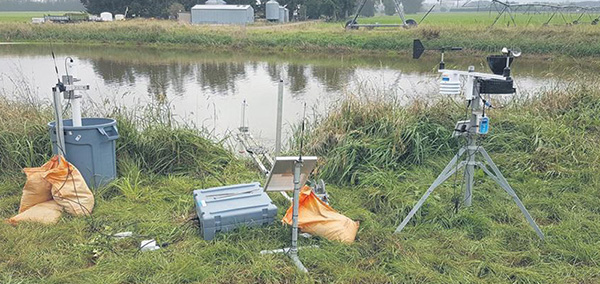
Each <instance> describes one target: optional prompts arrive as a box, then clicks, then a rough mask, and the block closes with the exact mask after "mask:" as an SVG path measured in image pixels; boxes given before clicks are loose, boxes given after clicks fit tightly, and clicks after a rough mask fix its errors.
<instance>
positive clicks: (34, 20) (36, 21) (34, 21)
mask: <svg viewBox="0 0 600 284" xmlns="http://www.w3.org/2000/svg"><path fill="white" fill-rule="evenodd" d="M45 21H46V19H44V18H31V23H32V24H43V23H44V22H45Z"/></svg>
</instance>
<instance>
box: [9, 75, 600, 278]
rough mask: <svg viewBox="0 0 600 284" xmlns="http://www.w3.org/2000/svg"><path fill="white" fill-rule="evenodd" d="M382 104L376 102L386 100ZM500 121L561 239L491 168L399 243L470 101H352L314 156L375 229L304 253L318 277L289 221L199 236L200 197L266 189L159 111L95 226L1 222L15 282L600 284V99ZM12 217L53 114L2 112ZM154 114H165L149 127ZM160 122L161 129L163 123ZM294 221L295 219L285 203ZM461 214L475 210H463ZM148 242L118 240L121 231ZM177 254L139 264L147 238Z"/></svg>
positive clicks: (122, 113) (529, 102) (135, 117)
mask: <svg viewBox="0 0 600 284" xmlns="http://www.w3.org/2000/svg"><path fill="white" fill-rule="evenodd" d="M371 98H372V97H371ZM498 105H499V106H502V107H501V108H498V109H494V110H491V111H490V113H489V115H490V117H491V132H490V134H489V135H488V136H487V138H486V139H485V140H484V141H482V142H481V144H482V145H483V146H485V147H486V149H487V150H488V151H489V152H490V154H491V155H492V157H493V158H494V160H495V162H496V163H497V164H498V165H499V166H500V168H501V170H502V171H503V173H504V175H505V176H506V177H507V178H508V180H509V181H510V182H511V185H512V186H513V188H515V190H516V191H517V193H518V194H519V196H520V197H521V199H522V200H523V202H524V204H525V205H526V206H527V207H528V209H529V210H530V212H531V214H532V215H533V216H534V218H535V219H536V221H537V222H538V224H540V226H541V228H542V230H543V231H544V232H545V234H546V236H547V240H546V241H544V242H541V241H539V240H538V238H537V236H536V235H535V233H534V232H533V231H532V230H531V228H530V227H529V226H528V224H527V222H526V221H525V219H524V217H523V216H522V215H521V213H520V211H519V210H518V208H517V207H516V206H515V205H514V203H513V202H512V200H511V199H510V198H509V197H508V196H507V195H506V194H505V193H504V192H503V191H502V190H501V189H500V188H499V187H497V186H496V185H495V184H494V183H493V181H491V180H490V179H487V178H485V176H484V175H483V173H482V172H477V173H476V175H475V180H476V186H475V191H474V200H473V206H472V207H470V208H462V206H461V204H462V202H461V197H462V192H461V191H460V190H461V188H460V185H459V183H460V179H461V178H462V175H458V176H457V178H456V179H454V180H453V179H451V180H449V181H448V182H447V183H446V184H445V185H444V186H442V187H440V188H439V189H438V190H437V191H436V192H435V193H434V194H433V195H432V198H430V199H429V200H428V202H427V203H426V204H425V206H424V207H423V208H422V209H421V210H420V211H419V212H418V213H417V215H416V216H415V219H414V222H411V224H409V226H408V227H407V228H406V229H405V230H404V231H403V233H402V234H400V235H393V234H392V232H393V230H394V229H395V227H396V226H397V225H398V224H399V222H400V221H401V219H402V218H403V217H404V216H405V215H406V214H407V212H408V211H409V210H410V208H411V207H412V206H413V205H414V203H415V202H416V200H418V199H419V198H420V196H421V195H422V194H423V192H424V191H425V190H426V189H427V187H428V186H429V184H430V183H431V182H432V181H433V180H434V178H435V176H436V175H437V174H438V173H439V171H441V169H442V168H443V166H444V165H445V164H446V163H447V161H448V160H449V159H450V158H451V157H452V156H453V155H454V151H455V150H456V148H457V146H458V145H459V143H460V142H459V141H457V140H455V139H453V138H451V132H450V131H451V129H452V127H453V126H454V123H455V122H456V120H459V119H461V118H462V117H463V115H464V111H465V109H464V107H465V106H464V105H463V104H462V103H460V102H454V101H452V100H441V101H438V102H433V103H432V102H425V101H422V102H414V103H413V104H410V105H408V106H402V105H401V104H400V103H399V102H397V101H396V100H395V99H393V98H388V97H380V98H378V99H369V100H365V99H360V98H358V97H357V98H349V99H348V100H345V101H344V102H341V103H340V104H339V105H337V106H336V107H334V108H332V110H331V112H330V113H329V114H327V115H323V116H322V117H317V118H316V119H315V121H314V123H313V124H311V125H310V126H309V128H308V129H309V130H308V133H307V137H308V139H307V150H306V153H310V154H315V155H319V156H321V157H322V158H323V163H322V165H321V167H320V172H319V174H320V176H321V177H323V178H325V179H326V181H327V182H328V183H329V187H328V189H329V192H330V194H331V200H332V206H333V207H334V208H336V209H337V210H339V211H340V212H341V213H343V214H345V215H347V216H349V217H351V218H353V219H355V220H359V221H361V227H360V231H359V233H358V236H357V240H356V242H355V243H354V244H351V245H345V244H340V243H336V242H329V241H326V240H322V239H318V238H313V239H310V240H305V239H302V240H301V244H302V245H313V244H316V245H319V247H320V248H319V249H315V250H304V251H301V252H300V256H301V258H302V259H303V261H304V263H305V265H306V266H307V267H308V269H309V270H310V274H309V275H301V274H299V273H297V272H296V271H295V269H294V266H293V265H292V264H291V263H289V262H288V260H287V259H286V258H285V257H283V256H278V255H270V256H261V255H260V254H259V253H258V252H259V251H261V250H264V249H272V248H276V247H284V246H286V245H287V244H288V241H289V228H288V227H285V226H282V225H280V224H275V225H272V226H269V227H265V228H260V229H241V230H237V231H235V232H233V233H229V234H220V235H218V237H217V238H216V239H215V240H213V241H210V242H207V241H204V240H202V239H201V238H200V237H199V234H198V228H197V224H195V223H194V222H193V221H189V219H190V218H191V217H193V215H194V207H193V202H192V198H191V192H192V190H193V189H197V188H206V187H211V186H220V185H223V184H233V183H241V182H250V181H256V180H261V177H260V175H259V174H258V173H257V172H256V171H254V169H253V168H252V166H251V165H250V164H249V163H248V162H247V161H245V160H240V159H239V158H237V157H235V156H234V155H233V154H231V153H230V152H229V151H227V150H226V149H225V147H224V144H223V143H224V142H223V141H216V142H215V141H214V140H213V139H211V138H210V137H207V136H206V135H205V134H203V133H202V132H199V131H196V130H193V129H189V128H187V127H185V126H177V125H173V124H172V123H171V122H170V121H169V119H168V118H166V119H163V118H164V116H162V115H158V114H157V113H156V112H155V110H147V111H145V112H142V113H132V112H131V111H128V110H125V109H120V110H119V109H116V110H112V111H110V112H109V113H106V114H105V115H108V116H112V117H115V118H118V120H119V130H120V132H121V135H122V137H121V138H120V139H119V140H118V146H117V156H118V172H119V178H118V179H117V180H116V181H114V182H113V183H112V184H111V185H109V186H107V187H105V188H102V189H99V190H98V191H96V193H95V194H96V201H97V203H96V207H95V209H94V213H93V218H87V219H86V218H73V217H70V216H67V215H63V217H62V218H61V220H60V221H59V223H58V224H57V225H55V226H41V225H36V224H22V225H19V226H17V227H12V226H10V225H8V224H5V223H0V240H1V241H0V282H1V283H39V282H44V283H82V282H86V283H257V282H258V283H297V282H305V283H314V282H316V283H331V282H338V283H465V282H470V283H596V282H598V281H600V266H599V263H598V259H600V250H598V247H600V240H598V238H597V236H598V235H600V210H599V209H598V204H599V203H600V193H599V192H600V191H598V186H599V185H600V179H599V177H598V174H597V173H598V172H599V170H600V166H599V163H598V159H599V157H600V117H599V116H598V115H597V114H598V112H599V111H600V92H599V91H598V88H597V86H596V85H589V84H588V85H579V84H574V85H573V87H572V88H570V89H569V90H566V91H547V92H544V93H543V94H540V95H539V97H536V98H532V99H526V100H521V101H514V102H511V103H508V104H505V105H502V104H500V103H499V104H498ZM0 112H2V113H3V114H4V115H3V116H0V166H1V168H2V171H1V172H0V218H2V219H4V218H8V217H11V216H13V215H14V214H15V213H16V212H17V210H18V204H19V199H20V194H21V187H22V185H23V183H24V181H25V176H24V175H23V174H20V173H19V171H20V169H21V168H22V167H27V166H37V165H40V164H41V163H42V162H44V161H45V160H46V159H47V158H48V157H49V155H50V152H49V149H50V147H49V142H48V138H47V135H48V134H47V130H46V126H45V125H46V123H47V122H48V121H49V120H51V119H52V118H51V115H50V110H49V107H47V106H45V105H39V104H33V103H21V102H11V101H5V100H2V101H1V102H0ZM148 118H153V119H152V120H150V121H149V120H148ZM151 125H153V126H151ZM272 198H273V199H274V201H275V203H276V204H277V206H278V207H279V209H280V212H279V216H282V215H283V211H284V210H285V209H286V207H287V201H285V200H284V199H283V198H282V197H281V196H279V195H275V194H274V195H273V196H272ZM456 206H459V207H461V208H460V210H458V211H456V210H455V209H456ZM122 231H133V232H134V233H135V234H136V237H134V238H130V239H124V240H114V239H112V238H110V237H107V235H109V234H113V233H117V232H122ZM147 238H156V239H157V240H158V241H159V243H164V244H166V245H167V246H166V247H163V248H162V249H160V250H158V251H154V252H144V253H138V252H137V246H138V245H139V241H141V240H142V239H147Z"/></svg>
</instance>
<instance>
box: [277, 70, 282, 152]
mask: <svg viewBox="0 0 600 284" xmlns="http://www.w3.org/2000/svg"><path fill="white" fill-rule="evenodd" d="M282 121H283V79H279V94H278V96H277V125H276V127H275V156H278V155H279V152H280V151H281V124H282Z"/></svg>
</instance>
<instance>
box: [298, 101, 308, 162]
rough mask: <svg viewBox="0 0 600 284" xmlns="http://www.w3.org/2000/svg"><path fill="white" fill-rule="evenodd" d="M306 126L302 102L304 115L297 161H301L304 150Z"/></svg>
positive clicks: (304, 115)
mask: <svg viewBox="0 0 600 284" xmlns="http://www.w3.org/2000/svg"><path fill="white" fill-rule="evenodd" d="M305 124H306V102H304V114H303V115H302V128H301V129H300V156H299V158H298V160H299V161H302V150H303V149H304V130H305Z"/></svg>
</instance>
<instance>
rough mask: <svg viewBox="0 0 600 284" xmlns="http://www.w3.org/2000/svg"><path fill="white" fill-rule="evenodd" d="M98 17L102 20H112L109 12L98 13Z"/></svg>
mask: <svg viewBox="0 0 600 284" xmlns="http://www.w3.org/2000/svg"><path fill="white" fill-rule="evenodd" d="M100 19H102V21H103V22H112V20H113V15H112V13H109V12H104V13H100Z"/></svg>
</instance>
